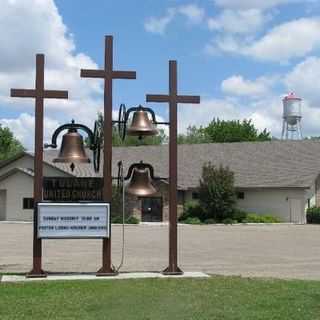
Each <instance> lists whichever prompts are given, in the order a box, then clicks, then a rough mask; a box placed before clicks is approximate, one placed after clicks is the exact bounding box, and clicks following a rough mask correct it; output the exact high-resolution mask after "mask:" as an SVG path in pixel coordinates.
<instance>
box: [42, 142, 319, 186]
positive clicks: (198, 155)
mask: <svg viewBox="0 0 320 320" xmlns="http://www.w3.org/2000/svg"><path fill="white" fill-rule="evenodd" d="M89 153H90V154H91V152H88V154H89ZM56 155H57V151H56V150H47V151H45V161H46V162H48V163H50V164H53V165H54V166H55V167H57V168H59V169H61V170H63V171H66V172H68V173H72V172H71V171H70V168H69V165H68V164H56V163H52V160H53V158H55V157H56ZM119 160H122V161H123V162H124V165H125V172H126V170H127V169H128V167H129V166H130V164H132V163H133V162H139V161H140V160H143V161H144V162H147V163H150V164H152V165H153V167H154V169H155V174H156V175H157V176H161V177H167V176H168V145H160V146H139V147H114V148H113V161H112V166H113V175H114V176H116V175H117V162H118V161H119ZM208 161H211V163H213V164H215V165H220V164H222V165H224V166H228V167H229V168H230V169H231V170H232V171H233V172H234V174H235V185H236V187H239V188H272V187H277V188H286V187H300V188H301V187H304V188H306V187H310V186H311V185H312V183H313V182H314V181H315V179H316V177H317V176H318V174H319V173H320V142H317V141H306V140H304V141H270V142H242V143H212V144H194V145H187V144H186V145H179V146H178V184H179V187H180V188H182V189H189V188H195V187H197V186H198V184H199V179H200V177H201V170H202V165H203V163H205V162H208ZM100 171H101V172H102V170H100ZM101 172H100V173H99V174H98V175H102V173H101ZM72 174H74V175H75V176H79V177H80V176H82V177H88V176H95V175H96V174H95V173H94V170H93V166H92V164H81V165H79V166H76V169H75V171H74V172H73V173H72Z"/></svg>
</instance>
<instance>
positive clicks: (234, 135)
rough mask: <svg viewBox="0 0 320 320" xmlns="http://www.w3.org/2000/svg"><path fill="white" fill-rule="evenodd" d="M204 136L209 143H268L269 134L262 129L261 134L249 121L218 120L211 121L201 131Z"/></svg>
mask: <svg viewBox="0 0 320 320" xmlns="http://www.w3.org/2000/svg"><path fill="white" fill-rule="evenodd" d="M203 130H204V135H205V136H207V137H208V138H209V139H210V141H211V142H242V141H269V140H271V134H270V132H268V131H267V129H264V130H263V131H262V132H260V133H259V132H258V130H257V129H256V128H255V127H254V124H253V123H252V122H251V120H246V119H244V120H243V121H239V120H231V121H225V120H219V119H213V120H212V121H211V122H210V123H209V125H208V126H207V127H206V128H204V129H203Z"/></svg>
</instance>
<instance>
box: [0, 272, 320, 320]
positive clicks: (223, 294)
mask: <svg viewBox="0 0 320 320" xmlns="http://www.w3.org/2000/svg"><path fill="white" fill-rule="evenodd" d="M0 319H1V320H6V319H19V320H22V319H34V320H37V319H41V320H43V319H48V320H54V319H64V320H68V319H70V320H71V319H108V320H109V319H110V320H116V319H119V320H128V319H137V320H146V319H152V320H158V319H166V320H175V319H182V320H187V319H192V320H197V319H199V320H200V319H201V320H204V319H208V320H213V319H219V320H223V319H237V320H241V319H243V320H244V319H245V320H248V319H254V320H259V319H268V320H271V319H279V320H280V319H281V320H285V319H290V320H294V319H297V320H302V319H312V320H315V319H320V282H317V281H284V280H263V279H260V280H259V279H246V278H240V277H212V278H210V279H139V280H118V281H116V280H111V281H110V280H109V281H108V280H94V281H65V282H62V281H57V282H37V283H36V282H33V283H19V284H0Z"/></svg>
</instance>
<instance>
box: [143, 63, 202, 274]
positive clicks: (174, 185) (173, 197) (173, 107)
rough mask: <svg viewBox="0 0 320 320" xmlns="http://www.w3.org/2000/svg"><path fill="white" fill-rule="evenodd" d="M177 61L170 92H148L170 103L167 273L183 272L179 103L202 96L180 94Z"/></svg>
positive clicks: (155, 99)
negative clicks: (180, 264) (179, 218)
mask: <svg viewBox="0 0 320 320" xmlns="http://www.w3.org/2000/svg"><path fill="white" fill-rule="evenodd" d="M177 87H178V84H177V61H174V60H170V61H169V94H166V95H165V94H147V95H146V100H147V102H168V103H169V123H170V124H169V125H170V127H169V266H168V268H167V269H165V270H164V273H165V274H181V273H182V271H181V270H180V268H179V267H178V261H177V255H178V245H177V240H178V237H177V204H178V199H177V189H178V154H177V131H178V129H177V113H178V108H177V105H178V103H200V96H185V95H178V89H177Z"/></svg>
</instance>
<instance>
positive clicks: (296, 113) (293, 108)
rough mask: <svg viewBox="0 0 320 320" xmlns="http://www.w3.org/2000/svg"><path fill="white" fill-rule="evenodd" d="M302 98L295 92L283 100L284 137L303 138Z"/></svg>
mask: <svg viewBox="0 0 320 320" xmlns="http://www.w3.org/2000/svg"><path fill="white" fill-rule="evenodd" d="M301 100H302V99H301V98H299V97H297V96H296V95H295V94H294V93H293V92H291V93H289V94H288V95H287V96H285V97H284V98H283V100H282V103H283V123H282V136H281V138H282V139H285V140H288V139H291V140H301V139H302V133H301V118H302V115H301Z"/></svg>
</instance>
